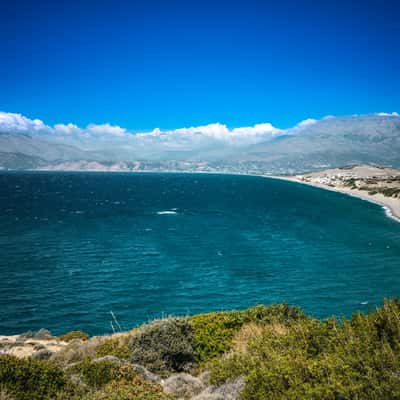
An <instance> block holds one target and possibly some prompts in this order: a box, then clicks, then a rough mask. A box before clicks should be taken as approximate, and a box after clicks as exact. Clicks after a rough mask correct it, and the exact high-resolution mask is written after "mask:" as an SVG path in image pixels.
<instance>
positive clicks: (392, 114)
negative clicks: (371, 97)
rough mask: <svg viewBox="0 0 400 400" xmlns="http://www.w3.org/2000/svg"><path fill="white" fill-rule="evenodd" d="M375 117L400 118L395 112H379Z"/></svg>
mask: <svg viewBox="0 0 400 400" xmlns="http://www.w3.org/2000/svg"><path fill="white" fill-rule="evenodd" d="M376 115H379V116H381V117H400V114H399V113H397V112H395V111H394V112H392V113H385V112H380V113H377V114H376Z"/></svg>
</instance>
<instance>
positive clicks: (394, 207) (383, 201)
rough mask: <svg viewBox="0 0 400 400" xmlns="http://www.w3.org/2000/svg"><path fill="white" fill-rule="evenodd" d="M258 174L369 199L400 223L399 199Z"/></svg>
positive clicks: (285, 177)
mask: <svg viewBox="0 0 400 400" xmlns="http://www.w3.org/2000/svg"><path fill="white" fill-rule="evenodd" d="M260 176H262V177H264V178H271V179H280V180H284V181H288V182H294V183H300V184H303V185H308V186H313V187H316V188H319V189H323V190H330V191H331V192H337V193H342V194H346V195H348V196H352V197H356V198H358V199H361V200H364V201H369V202H370V203H374V204H376V205H378V206H381V207H382V208H383V209H384V211H385V214H386V216H387V217H389V218H391V219H394V220H395V221H397V222H399V223H400V201H399V200H397V199H395V198H393V197H387V196H384V195H382V194H380V193H377V194H374V195H371V194H368V192H366V191H365V190H358V189H350V188H347V187H332V186H328V185H324V184H322V183H315V182H306V181H303V180H301V179H299V178H297V177H296V176H279V175H260Z"/></svg>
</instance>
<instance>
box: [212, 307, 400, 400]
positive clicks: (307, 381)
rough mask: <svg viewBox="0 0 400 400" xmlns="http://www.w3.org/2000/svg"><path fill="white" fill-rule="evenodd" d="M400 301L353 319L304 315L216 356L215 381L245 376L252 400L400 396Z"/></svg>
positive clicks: (244, 394)
mask: <svg viewBox="0 0 400 400" xmlns="http://www.w3.org/2000/svg"><path fill="white" fill-rule="evenodd" d="M399 316H400V305H399V303H398V302H397V301H391V302H388V301H385V304H384V306H383V307H381V308H379V309H378V310H377V311H375V312H373V313H371V314H369V315H364V314H360V313H357V314H354V315H353V317H352V318H351V319H350V320H343V321H337V320H336V319H334V318H331V319H328V320H326V321H318V320H311V319H300V320H298V321H297V322H293V323H291V324H290V325H288V326H287V327H286V329H285V331H284V332H280V333H279V332H278V333H277V332H275V333H274V332H273V331H272V330H268V329H266V330H264V332H262V333H261V335H260V336H259V337H257V338H254V337H253V338H252V340H251V341H250V342H249V343H248V345H247V347H246V351H245V352H233V353H231V354H229V355H228V356H227V357H224V358H220V359H218V360H215V361H214V363H213V367H212V377H211V378H212V382H213V383H221V382H224V381H226V380H228V379H232V378H236V377H238V376H241V375H244V376H245V379H246V386H245V388H244V390H243V392H242V398H244V399H246V400H255V399H257V400H261V399H262V400H267V399H274V400H283V399H285V400H286V399H288V400H292V399H314V400H318V399H320V400H337V399H349V400H350V399H359V400H363V399H365V400H367V399H379V400H381V399H388V400H389V399H391V400H392V399H400V318H399Z"/></svg>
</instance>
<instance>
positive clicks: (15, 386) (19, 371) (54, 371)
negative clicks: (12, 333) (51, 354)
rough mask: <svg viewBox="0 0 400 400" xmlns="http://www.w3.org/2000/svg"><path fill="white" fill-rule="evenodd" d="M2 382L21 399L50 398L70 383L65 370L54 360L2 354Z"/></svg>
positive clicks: (12, 393) (0, 377) (0, 372)
mask: <svg viewBox="0 0 400 400" xmlns="http://www.w3.org/2000/svg"><path fill="white" fill-rule="evenodd" d="M0 382H1V384H2V385H3V389H4V390H7V392H9V393H10V394H11V395H13V396H15V397H16V398H18V399H19V400H32V399H35V400H41V399H50V398H52V397H54V396H55V395H56V393H57V392H58V391H61V390H63V389H65V388H66V387H67V383H68V382H67V378H66V376H65V374H64V371H63V370H62V369H61V368H60V367H59V366H58V365H56V364H54V363H52V362H48V361H41V360H36V359H31V358H26V359H20V358H16V357H13V356H0Z"/></svg>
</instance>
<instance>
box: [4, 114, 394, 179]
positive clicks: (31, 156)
mask: <svg viewBox="0 0 400 400" xmlns="http://www.w3.org/2000/svg"><path fill="white" fill-rule="evenodd" d="M9 115H11V114H7V113H2V116H3V117H2V119H1V115H0V168H1V169H5V170H9V169H10V170H25V169H71V167H68V165H69V166H71V165H74V166H75V167H73V168H72V169H78V170H79V169H81V167H80V166H82V165H87V163H89V162H96V163H95V165H96V168H95V169H102V166H107V168H108V169H109V167H110V165H113V164H118V165H121V163H123V164H122V165H125V167H124V168H125V169H133V168H132V165H134V166H135V168H134V169H135V170H143V169H146V170H152V169H154V170H164V169H165V170H171V169H172V170H186V169H188V170H193V169H196V166H198V165H202V166H203V167H204V165H206V166H207V168H205V170H220V169H221V166H223V169H224V171H229V170H232V171H233V172H237V171H238V169H239V170H240V168H242V169H243V170H244V171H245V172H256V171H253V170H254V169H255V170H258V171H262V172H264V173H293V172H296V173H299V172H305V171H313V170H317V169H322V168H332V167H337V166H342V165H346V164H365V163H367V164H382V165H387V166H393V167H397V168H399V167H400V116H399V115H398V114H397V113H392V114H387V113H380V114H370V115H356V116H345V117H325V118H323V119H321V120H306V121H303V122H302V123H300V124H298V125H296V126H295V127H293V128H289V129H277V128H274V127H273V126H272V125H270V124H259V125H255V126H254V127H245V128H236V129H233V130H229V129H228V128H226V126H225V125H221V124H212V125H207V126H204V127H197V128H183V129H177V130H174V131H160V130H154V131H152V132H149V133H133V132H129V131H127V130H125V129H123V128H120V127H112V126H110V125H108V124H105V125H97V126H95V125H90V126H88V127H87V128H85V129H81V128H78V127H76V126H75V125H72V124H69V125H55V126H54V127H49V126H47V125H44V124H43V123H42V122H41V121H40V120H29V119H28V118H25V117H22V116H20V115H19V114H12V118H13V119H12V122H13V123H10V117H9ZM7 118H8V119H7ZM18 118H19V119H18ZM16 120H18V124H17V123H15V121H16ZM21 121H22V122H21ZM71 163H73V164H71ZM63 165H64V166H65V168H63ZM92 165H94V164H92ZM83 169H85V168H83ZM117 169H118V168H117ZM203 169H204V168H203Z"/></svg>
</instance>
